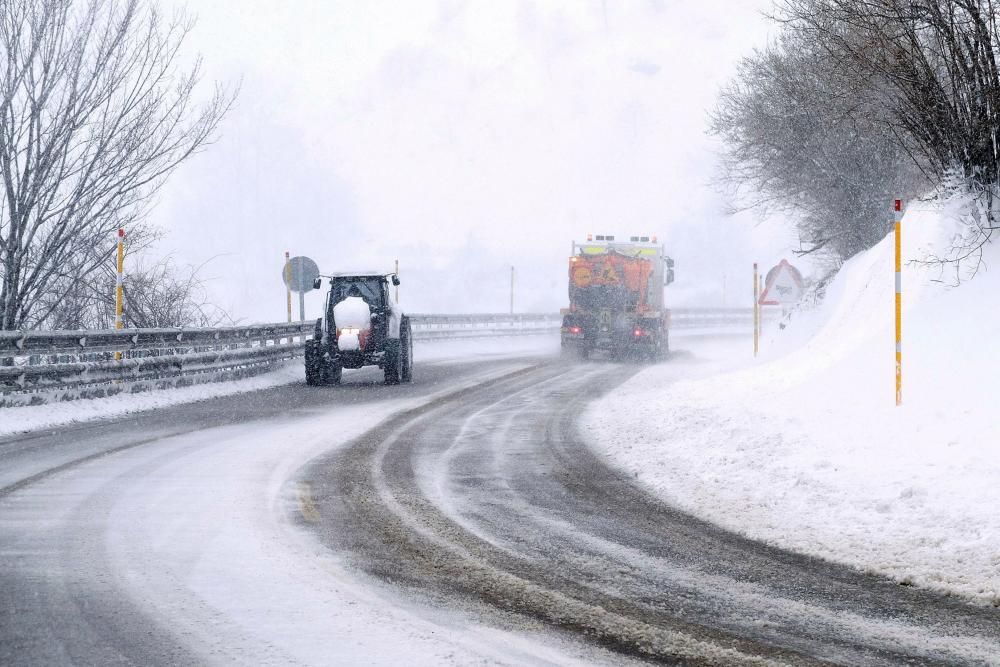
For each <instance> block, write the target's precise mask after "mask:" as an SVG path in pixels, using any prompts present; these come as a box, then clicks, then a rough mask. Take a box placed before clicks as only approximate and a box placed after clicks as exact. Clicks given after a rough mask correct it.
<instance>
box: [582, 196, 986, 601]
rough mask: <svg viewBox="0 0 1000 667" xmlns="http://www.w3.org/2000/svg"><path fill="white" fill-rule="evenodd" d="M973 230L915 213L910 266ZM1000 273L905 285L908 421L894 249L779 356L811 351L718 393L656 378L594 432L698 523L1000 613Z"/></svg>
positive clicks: (718, 385)
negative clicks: (999, 390)
mask: <svg viewBox="0 0 1000 667" xmlns="http://www.w3.org/2000/svg"><path fill="white" fill-rule="evenodd" d="M956 230H957V225H956V221H955V212H954V211H951V212H942V211H936V210H932V209H930V208H923V209H919V210H918V209H914V210H911V211H910V212H909V213H908V214H907V216H906V218H905V220H904V258H908V259H910V260H920V259H924V258H926V257H928V256H930V255H932V254H938V255H940V254H943V252H944V251H945V249H946V248H947V246H948V243H949V241H950V239H951V238H953V235H954V234H955V232H956ZM997 250H998V249H997V248H991V249H989V251H990V252H991V253H992V255H993V257H995V258H996V259H1000V253H998V252H997ZM988 259H991V258H988ZM993 265H994V263H993V262H987V264H986V265H985V266H984V267H982V269H981V270H980V273H979V275H977V276H976V278H975V279H973V280H971V281H968V282H965V283H963V284H962V285H961V286H960V287H958V288H954V289H952V288H948V287H947V286H946V284H944V283H941V282H938V281H940V280H941V279H942V275H941V271H940V270H939V269H935V268H932V267H920V266H916V265H913V264H909V265H908V266H907V267H906V268H905V269H904V279H903V280H904V308H905V316H904V345H903V350H904V357H903V362H904V405H903V407H901V408H896V407H895V406H894V371H893V366H894V362H893V316H892V307H893V306H892V304H893V291H894V286H893V246H892V238H891V237H889V238H887V239H886V240H885V241H883V242H882V243H881V244H880V245H879V246H877V247H876V248H874V249H873V250H871V251H869V252H867V253H865V254H863V255H861V256H859V257H856V258H855V259H853V260H852V261H851V262H849V263H848V264H847V265H845V267H844V268H843V269H842V271H841V272H840V274H839V275H838V277H837V279H836V280H835V281H834V283H833V284H832V285H831V288H830V290H829V292H828V295H827V298H826V301H825V303H824V304H823V305H822V306H821V307H820V308H819V309H818V310H816V311H814V312H811V313H806V314H803V315H802V316H800V317H799V318H797V321H796V322H795V323H794V325H793V327H792V328H791V329H789V330H786V331H784V332H781V335H774V336H772V337H771V338H770V339H767V340H765V349H769V350H772V351H779V352H780V351H783V350H787V349H788V348H789V344H790V342H791V341H792V340H797V341H803V342H801V344H800V346H799V347H798V348H797V349H795V350H794V351H793V352H790V353H787V354H785V356H778V355H777V354H773V355H772V357H771V358H770V359H765V360H764V361H762V362H760V363H757V364H749V365H747V367H745V368H743V369H741V370H737V371H731V372H727V373H724V374H714V375H712V376H710V377H705V373H704V372H697V371H695V370H694V369H696V368H698V367H697V366H696V365H695V366H692V365H690V364H687V365H685V364H676V363H668V364H664V365H661V366H657V367H655V368H651V369H649V370H646V371H644V372H643V373H641V374H639V375H638V376H636V377H635V378H634V379H633V380H631V381H630V382H629V383H628V384H626V385H625V386H624V387H622V388H621V389H620V390H619V391H617V392H615V393H614V394H612V395H610V396H607V397H606V398H604V399H602V400H600V401H598V402H597V403H596V404H594V405H593V406H592V407H591V409H590V410H589V411H588V413H587V414H586V415H585V418H584V424H585V427H586V429H587V430H588V431H589V432H590V433H591V434H592V437H593V439H594V441H595V446H597V447H598V448H602V449H604V450H605V451H606V453H607V455H608V457H609V458H610V459H612V460H613V461H615V462H616V463H617V464H618V465H620V466H622V467H623V468H624V469H626V470H628V471H629V472H630V473H635V475H636V476H637V477H638V479H639V480H640V481H641V482H643V483H645V484H647V485H648V486H649V487H650V488H651V489H653V490H654V491H655V492H657V493H658V494H660V495H661V496H662V497H664V498H665V499H666V500H667V501H668V502H670V503H672V504H675V505H677V506H680V507H682V508H684V509H686V510H688V511H690V512H692V513H694V514H696V515H698V516H701V517H704V518H706V519H708V520H711V521H713V522H715V523H718V524H720V525H723V526H725V527H727V528H729V529H732V530H735V531H738V532H740V533H743V534H746V535H748V536H751V537H754V538H758V539H762V540H765V541H767V542H770V543H773V544H777V545H780V546H783V547H787V548H790V549H794V550H796V551H801V552H805V553H809V554H813V555H817V556H820V557H824V558H829V559H832V560H837V561H841V562H844V563H848V564H851V565H854V566H857V567H859V568H862V569H867V570H870V571H874V572H879V573H881V574H884V575H887V576H889V577H891V578H893V579H895V580H897V581H900V582H903V583H913V584H916V585H919V586H924V587H928V588H934V589H938V590H942V591H947V592H950V593H955V594H959V595H962V596H966V597H968V598H971V599H974V600H976V601H979V602H982V603H988V604H1000V515H998V513H997V512H996V508H997V507H1000V440H998V438H997V436H998V435H1000V428H998V424H1000V420H998V419H997V417H996V414H997V408H996V406H995V399H994V398H993V396H994V394H995V390H994V387H995V385H996V383H997V382H998V381H1000V380H998V378H1000V355H998V354H997V353H996V352H992V351H991V349H992V344H993V342H994V341H996V340H998V339H1000V313H998V312H997V310H996V308H995V307H994V306H993V305H992V304H993V303H995V298H996V294H997V293H998V291H1000V271H997V270H990V269H991V267H992V266H993ZM950 275H952V276H953V275H954V269H951V271H950ZM948 276H949V273H948V272H945V275H944V279H945V280H947V279H948ZM706 368H710V366H706ZM693 375H697V376H698V377H700V378H701V379H692V377H693Z"/></svg>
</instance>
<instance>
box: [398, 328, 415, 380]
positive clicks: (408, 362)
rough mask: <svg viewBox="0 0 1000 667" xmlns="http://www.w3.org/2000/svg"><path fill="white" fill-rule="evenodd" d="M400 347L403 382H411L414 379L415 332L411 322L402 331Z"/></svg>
mask: <svg viewBox="0 0 1000 667" xmlns="http://www.w3.org/2000/svg"><path fill="white" fill-rule="evenodd" d="M400 349H401V353H402V357H403V358H402V360H401V361H402V363H401V365H402V368H403V372H402V379H403V382H411V381H412V380H413V332H412V331H410V325H409V323H407V325H406V328H405V329H403V331H402V332H400Z"/></svg>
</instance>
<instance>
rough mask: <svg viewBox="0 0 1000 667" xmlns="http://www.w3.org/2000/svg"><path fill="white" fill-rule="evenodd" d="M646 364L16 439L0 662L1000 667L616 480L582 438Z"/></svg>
mask: <svg viewBox="0 0 1000 667" xmlns="http://www.w3.org/2000/svg"><path fill="white" fill-rule="evenodd" d="M636 369H637V367H635V366H624V365H616V364H589V365H584V366H567V365H563V364H559V363H555V362H553V361H551V360H548V359H544V358H524V359H493V360H479V361H476V362H470V363H428V364H424V365H422V366H421V368H420V374H419V376H418V378H417V380H418V381H417V382H415V383H414V384H413V385H412V386H406V387H383V386H381V385H380V384H379V383H378V382H377V379H378V378H377V375H376V374H374V373H369V374H366V373H360V374H356V375H354V376H353V378H352V380H351V384H349V385H348V386H345V387H330V388H320V389H314V388H306V387H305V386H289V387H282V388H277V389H272V390H266V391H261V392H256V393H253V394H247V395H241V396H234V397H229V398H224V399H215V400H211V401H205V402H203V403H198V404H192V405H185V406H178V407H174V408H169V409H165V410H158V411H154V412H149V413H143V414H140V415H136V416H133V417H130V418H125V419H118V420H113V421H109V422H103V423H96V424H89V425H83V426H77V427H71V428H61V429H55V430H52V431H47V432H39V433H35V434H32V435H30V436H20V437H13V438H5V439H0V664H4V665H7V664H11V665H17V664H102V665H114V664H143V665H147V664H148V665H152V664H204V663H218V662H230V663H232V662H235V663H238V664H359V663H365V664H371V663H377V664H413V663H422V664H470V663H484V662H485V663H497V664H524V663H536V664H567V663H570V664H572V663H580V662H583V663H619V664H630V663H633V662H636V661H639V662H645V661H648V660H653V661H659V662H666V663H675V662H683V663H704V664H725V663H731V664H754V663H761V664H764V663H770V664H782V663H789V664H814V663H837V664H846V665H860V664H907V663H909V664H912V663H917V664H933V663H941V664H996V662H997V656H1000V640H998V637H1000V615H998V612H997V610H995V609H980V608H973V607H969V606H966V605H963V604H960V603H957V602H954V601H952V600H949V599H947V598H942V597H939V596H934V595H930V594H926V593H923V592H920V591H915V590H913V589H910V588H903V587H899V586H896V585H894V584H891V583H889V582H887V581H885V580H882V579H878V578H874V577H867V576H864V575H861V574H858V573H856V572H854V571H852V570H848V569H846V568H840V567H836V566H833V565H829V564H826V563H823V562H820V561H816V560H813V559H807V558H803V557H800V556H797V555H794V554H790V553H787V552H783V551H780V550H777V549H772V548H768V547H765V546H762V545H760V544H757V543H754V542H750V541H747V540H744V539H741V538H739V537H737V536H734V535H732V534H730V533H726V532H724V531H721V530H718V529H716V528H714V527H712V526H710V525H707V524H705V523H702V522H699V521H697V520H695V519H693V518H691V517H689V516H687V515H684V514H682V513H679V512H676V511H674V510H671V509H670V508H668V507H665V506H663V505H662V504H660V503H658V502H657V501H656V500H655V499H653V498H651V497H649V496H648V495H646V494H645V493H644V492H643V491H642V490H640V489H639V488H637V487H636V486H634V485H633V484H632V483H631V482H630V480H628V479H623V478H622V477H621V476H620V475H619V474H618V473H616V472H614V471H613V470H611V469H610V468H609V467H607V466H606V465H605V464H604V462H603V461H602V460H600V459H599V458H597V457H596V456H595V455H594V454H592V453H591V451H590V450H589V449H587V448H586V446H585V445H584V444H583V442H582V438H581V436H580V434H579V433H577V431H576V427H575V426H574V416H575V415H576V414H578V413H579V411H580V410H581V409H582V407H583V405H584V404H585V403H586V402H587V401H588V400H590V399H591V398H593V397H595V396H597V395H599V394H600V393H602V392H603V391H607V390H608V389H610V388H612V387H614V386H615V385H616V384H617V383H619V382H621V381H624V380H625V379H627V378H628V377H630V376H631V375H632V374H633V373H634V372H635V371H636Z"/></svg>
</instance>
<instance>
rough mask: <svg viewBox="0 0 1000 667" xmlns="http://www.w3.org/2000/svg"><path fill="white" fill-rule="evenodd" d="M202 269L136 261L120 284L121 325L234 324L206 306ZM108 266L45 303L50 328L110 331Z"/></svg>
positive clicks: (170, 262) (168, 262)
mask: <svg viewBox="0 0 1000 667" xmlns="http://www.w3.org/2000/svg"><path fill="white" fill-rule="evenodd" d="M203 268H204V265H203V266H200V267H191V266H185V267H179V266H177V265H176V264H175V263H174V261H173V259H172V258H170V257H167V258H165V259H161V260H159V261H155V262H149V261H144V260H142V259H139V260H138V261H137V262H136V263H134V264H133V265H132V266H130V267H129V270H128V273H127V274H126V276H125V282H124V290H123V291H124V296H125V300H124V310H125V312H124V321H125V325H126V326H127V327H130V328H131V327H140V328H146V327H212V326H220V325H230V324H235V322H234V320H233V319H232V318H231V317H230V316H229V314H228V313H227V312H226V311H225V310H223V309H221V308H219V307H218V306H216V305H214V304H212V303H211V301H210V300H209V298H208V290H207V288H206V280H205V278H204V277H203V276H202V269H203ZM112 269H113V267H112V265H111V264H110V263H109V262H104V263H103V264H102V265H101V267H100V268H99V269H98V270H97V271H95V272H93V273H92V274H90V275H89V276H87V278H86V279H83V280H77V281H75V282H74V284H73V285H72V286H71V287H70V288H69V289H67V290H65V291H64V294H63V296H62V297H61V298H60V299H59V300H58V301H57V302H52V303H51V304H50V303H46V307H47V308H48V309H49V310H50V315H49V323H50V324H51V326H52V328H54V329H110V328H111V327H112V326H113V324H114V321H115V302H114V288H115V280H116V276H115V273H114V271H113V270H112Z"/></svg>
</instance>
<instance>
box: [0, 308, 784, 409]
mask: <svg viewBox="0 0 1000 667" xmlns="http://www.w3.org/2000/svg"><path fill="white" fill-rule="evenodd" d="M765 312H766V311H765ZM670 315H671V329H674V330H685V331H695V330H698V332H699V333H701V332H702V331H704V332H717V333H738V332H743V331H746V332H749V331H750V330H751V327H752V323H753V311H752V309H750V308H711V309H673V310H671V313H670ZM410 322H411V325H412V327H413V336H414V339H416V340H424V341H432V340H442V339H457V338H486V337H500V336H523V335H532V334H552V333H554V332H557V331H558V330H559V327H560V325H561V322H562V316H561V315H559V314H557V313H539V314H522V313H518V314H513V315H511V314H505V313H484V314H471V315H470V314H464V315H463V314H457V315H435V314H415V315H410ZM313 330H314V323H312V322H305V323H294V324H286V323H276V324H256V325H251V326H242V327H220V328H212V329H122V330H106V331H25V332H21V331H6V332H0V407H4V406H11V405H28V404H34V403H47V402H52V401H56V400H68V399H73V398H84V397H94V396H106V395H112V394H117V393H122V392H135V391H142V390H146V389H157V388H164V387H170V386H177V385H186V384H195V383H202V382H213V381H224V380H232V379H238V378H243V377H248V376H251V375H255V374H257V373H260V372H262V371H266V370H268V369H270V368H271V367H273V366H274V365H276V364H278V363H280V362H283V361H287V360H290V359H294V358H296V357H298V356H300V355H301V354H302V349H303V347H304V344H305V341H306V340H307V339H308V338H309V337H310V336H311V335H312V332H313ZM696 335H697V334H696ZM116 352H120V353H121V356H122V358H121V360H116V359H115V353H116Z"/></svg>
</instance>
